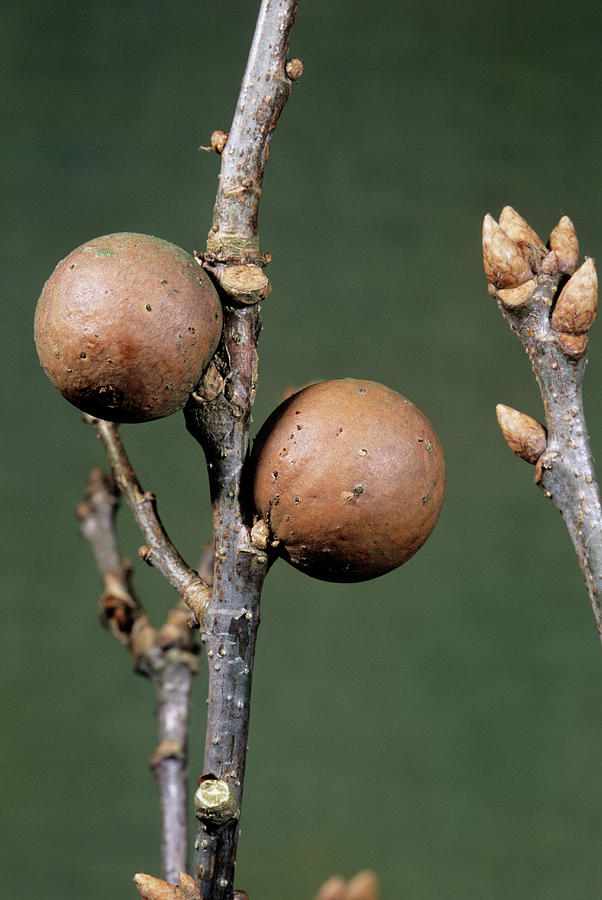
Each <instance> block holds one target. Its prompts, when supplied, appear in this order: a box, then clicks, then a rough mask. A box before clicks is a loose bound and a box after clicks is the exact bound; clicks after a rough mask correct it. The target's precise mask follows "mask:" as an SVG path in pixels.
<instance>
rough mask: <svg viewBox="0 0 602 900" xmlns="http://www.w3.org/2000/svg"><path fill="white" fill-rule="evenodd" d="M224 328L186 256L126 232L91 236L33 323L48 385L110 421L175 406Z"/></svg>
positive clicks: (64, 266) (53, 280)
mask: <svg viewBox="0 0 602 900" xmlns="http://www.w3.org/2000/svg"><path fill="white" fill-rule="evenodd" d="M221 330H222V309H221V304H220V302H219V298H218V296H217V292H216V290H215V288H214V287H213V285H212V284H211V282H210V280H209V278H208V276H207V275H206V274H205V272H204V271H203V270H202V269H201V268H200V266H199V265H198V263H197V262H195V260H194V259H193V257H192V256H191V255H190V254H189V253H187V252H186V251H185V250H181V249H180V248H179V247H176V246H175V244H171V243H169V242H168V241H164V240H161V239H160V238H156V237H151V236H150V235H145V234H131V233H119V234H109V235H105V236H104V237H99V238H95V239H94V240H92V241H88V242H87V243H85V244H82V246H81V247H77V249H75V250H73V252H72V253H70V254H69V256H67V257H66V258H65V259H63V260H61V262H60V263H59V264H58V266H57V267H56V269H55V270H54V272H53V273H52V275H51V276H50V278H49V279H48V281H47V282H46V284H45V285H44V289H43V291H42V294H41V296H40V299H39V301H38V306H37V309H36V314H35V324H34V336H35V342H36V346H37V350H38V355H39V357H40V362H41V364H42V367H43V369H44V371H45V372H46V374H47V375H48V377H49V378H50V380H51V381H52V382H53V384H54V385H55V387H57V388H58V390H59V391H60V392H61V394H63V396H64V397H66V398H67V400H69V401H70V402H71V403H73V404H74V405H75V406H77V407H78V408H79V409H81V410H83V411H84V412H87V413H89V414H90V415H93V416H97V417H99V418H102V419H108V420H110V421H113V422H147V421H150V420H151V419H159V418H161V417H163V416H169V415H171V413H174V412H176V411H177V410H179V409H182V408H183V406H184V405H185V403H186V401H187V399H188V396H189V394H190V393H191V392H192V391H193V390H194V389H195V388H196V387H197V385H198V383H199V381H200V379H201V376H202V374H203V372H204V370H205V368H206V367H207V365H208V363H209V361H210V360H211V357H212V356H213V354H214V352H215V349H216V347H217V344H218V342H219V339H220V335H221Z"/></svg>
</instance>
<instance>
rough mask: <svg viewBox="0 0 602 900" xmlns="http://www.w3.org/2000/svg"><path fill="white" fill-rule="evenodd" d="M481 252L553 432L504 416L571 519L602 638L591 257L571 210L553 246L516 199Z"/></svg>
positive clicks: (545, 487)
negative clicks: (583, 256) (592, 419)
mask: <svg viewBox="0 0 602 900" xmlns="http://www.w3.org/2000/svg"><path fill="white" fill-rule="evenodd" d="M500 226H501V227H500ZM483 255H484V263H485V269H486V272H487V275H488V278H489V280H490V282H491V285H490V293H492V294H493V296H495V297H496V298H497V300H498V305H499V308H500V310H501V312H502V314H503V315H504V318H505V319H506V321H507V322H508V324H509V325H510V327H511V329H512V330H513V331H514V332H515V333H516V334H517V336H518V337H519V339H520V341H521V343H522V344H523V347H524V348H525V351H526V353H527V355H528V357H529V359H530V361H531V366H532V368H533V372H534V374H535V378H536V380H537V383H538V385H539V389H540V392H541V396H542V400H543V404H544V410H545V421H546V430H544V429H543V427H542V426H539V425H538V423H536V422H534V420H532V419H530V418H529V417H527V416H524V414H522V413H517V412H516V411H515V410H511V409H509V408H508V407H504V406H501V405H500V406H498V419H499V421H500V425H501V428H502V431H503V433H504V437H505V438H506V440H507V442H508V444H509V445H510V447H511V449H513V450H514V452H516V453H517V454H518V455H519V456H522V458H523V459H527V460H528V461H529V462H533V463H536V471H535V482H536V484H537V485H538V486H539V487H540V488H541V490H542V491H543V493H544V495H545V496H546V497H548V498H549V499H551V500H552V501H553V503H554V504H555V506H556V507H557V508H558V510H559V511H560V513H561V515H562V517H563V519H564V521H565V524H566V526H567V529H568V532H569V535H570V537H571V541H572V542H573V546H574V548H575V552H576V554H577V559H578V561H579V565H580V567H581V570H582V572H583V575H584V578H585V584H586V587H587V591H588V594H589V598H590V602H591V605H592V609H593V612H594V616H595V619H596V624H597V627H598V632H599V634H600V638H601V640H602V507H601V504H600V492H599V487H598V481H597V478H596V473H595V470H594V461H593V457H592V453H591V450H590V446H589V435H588V433H587V426H586V423H585V415H584V411H583V400H582V386H583V376H584V373H585V367H586V364H587V359H586V357H585V354H586V352H587V344H588V337H587V332H588V330H589V328H590V326H591V325H592V323H593V321H594V318H595V315H596V308H597V278H596V273H595V268H594V265H593V260H591V259H590V260H586V261H585V263H583V264H582V265H581V267H580V268H579V269H577V261H578V244H577V238H576V235H575V232H574V229H573V226H572V223H571V222H570V220H569V219H568V218H566V217H563V219H561V220H560V222H559V223H558V225H557V226H556V228H555V229H554V231H553V232H552V234H551V236H550V241H549V246H548V247H547V246H546V245H545V244H543V242H542V241H541V239H540V238H539V237H538V236H537V234H536V233H535V232H533V230H532V229H531V228H530V226H528V225H527V223H526V222H525V221H524V219H522V217H520V216H519V215H518V213H516V212H515V211H514V210H513V209H512V208H511V207H506V208H505V209H504V211H503V212H502V215H501V216H500V225H499V226H498V225H497V223H496V222H495V221H494V220H493V219H492V218H491V217H490V216H487V217H486V219H485V223H484V227H483ZM525 267H526V268H525ZM538 429H539V430H538ZM535 448H537V449H535Z"/></svg>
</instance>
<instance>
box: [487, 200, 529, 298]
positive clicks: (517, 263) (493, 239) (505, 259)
mask: <svg viewBox="0 0 602 900" xmlns="http://www.w3.org/2000/svg"><path fill="white" fill-rule="evenodd" d="M483 266H484V267H485V274H486V275H487V278H488V280H489V281H490V282H491V283H492V284H494V285H495V286H496V288H498V289H499V288H512V287H517V286H518V285H519V284H524V282H525V281H529V279H530V278H533V273H532V272H531V268H530V266H529V264H528V263H527V260H526V259H525V257H524V256H523V254H522V253H521V251H520V249H519V246H518V244H516V243H515V242H514V241H513V240H512V239H511V238H509V237H508V235H507V234H506V232H505V231H504V230H503V229H502V228H500V226H499V225H498V224H497V222H496V221H495V219H494V218H493V216H490V215H489V214H487V215H486V216H485V218H484V220H483Z"/></svg>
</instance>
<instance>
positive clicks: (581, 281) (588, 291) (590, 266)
mask: <svg viewBox="0 0 602 900" xmlns="http://www.w3.org/2000/svg"><path fill="white" fill-rule="evenodd" d="M597 310H598V276H597V274H596V267H595V265H594V261H593V259H591V258H590V259H586V260H585V262H584V263H583V265H581V266H580V267H579V268H578V269H577V271H576V272H575V274H574V275H573V276H571V278H569V280H568V281H567V283H566V284H565V286H564V287H563V289H562V290H561V292H560V296H559V297H558V300H557V301H556V306H555V307H554V311H553V312H552V327H553V328H554V329H555V330H556V331H562V332H563V333H564V334H585V332H586V331H588V330H589V328H590V327H591V326H592V325H593V323H594V320H595V318H596V312H597Z"/></svg>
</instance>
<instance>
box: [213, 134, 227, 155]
mask: <svg viewBox="0 0 602 900" xmlns="http://www.w3.org/2000/svg"><path fill="white" fill-rule="evenodd" d="M227 143H228V132H227V131H213V132H212V133H211V149H212V150H215V152H216V153H222V152H223V150H224V148H225V146H226V144H227Z"/></svg>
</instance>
